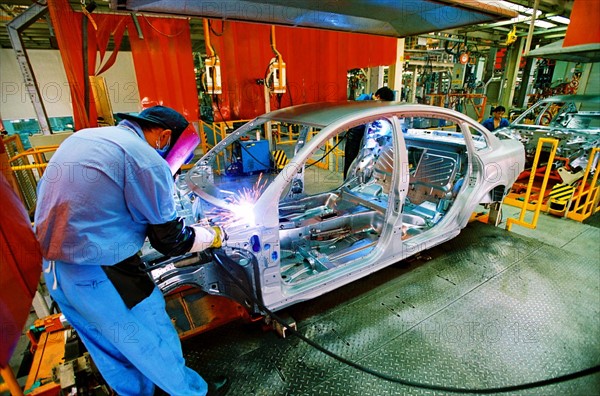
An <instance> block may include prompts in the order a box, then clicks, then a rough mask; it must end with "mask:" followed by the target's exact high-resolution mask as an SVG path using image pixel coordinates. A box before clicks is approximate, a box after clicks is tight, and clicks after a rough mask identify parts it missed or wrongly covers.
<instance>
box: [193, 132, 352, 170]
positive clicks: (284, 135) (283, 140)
mask: <svg viewBox="0 0 600 396" xmlns="http://www.w3.org/2000/svg"><path fill="white" fill-rule="evenodd" d="M248 121H249V120H238V121H227V122H213V123H211V124H209V123H205V122H203V121H200V122H199V128H200V137H201V146H202V150H203V152H204V154H206V153H207V152H208V151H209V150H210V149H212V148H213V147H214V145H215V144H217V143H219V142H220V141H221V140H223V139H225V137H226V136H227V130H228V128H229V127H230V126H231V125H233V123H236V124H237V123H243V122H248ZM271 128H272V132H273V143H274V146H275V147H278V146H284V145H294V144H296V142H297V141H298V132H297V131H295V130H294V128H293V127H292V125H287V124H281V123H278V122H277V123H276V122H272V123H271ZM318 132H319V130H313V129H311V130H310V132H309V135H308V136H307V140H310V139H311V138H312V137H313V136H314V135H316V134H317V133H318ZM261 137H262V138H266V133H265V131H264V130H262V131H261ZM339 139H340V136H339V135H338V136H336V137H335V138H334V140H333V141H332V142H327V143H326V145H325V152H328V151H329V150H331V152H329V153H328V155H326V156H325V158H321V159H320V160H319V161H316V160H309V161H308V164H309V165H313V164H314V166H316V167H318V168H321V169H329V166H330V165H329V164H330V163H331V161H330V159H331V157H333V166H334V167H335V170H336V171H339V167H340V164H341V158H343V157H344V151H343V150H342V149H340V148H339V147H337V146H336V145H337V144H338V143H339ZM209 141H210V143H209ZM334 146H336V147H335V148H333V147H334ZM332 148H333V149H332ZM229 154H231V153H229ZM225 155H226V153H225V152H223V153H220V154H219V155H218V156H217V158H216V164H215V165H216V167H217V169H221V162H222V161H223V163H225V162H226V161H225Z"/></svg>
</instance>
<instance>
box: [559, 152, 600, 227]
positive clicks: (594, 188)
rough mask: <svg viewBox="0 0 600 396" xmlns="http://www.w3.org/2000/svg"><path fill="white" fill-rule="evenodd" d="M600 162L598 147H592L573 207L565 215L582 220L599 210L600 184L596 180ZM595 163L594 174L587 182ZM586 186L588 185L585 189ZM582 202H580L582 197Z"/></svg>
mask: <svg viewBox="0 0 600 396" xmlns="http://www.w3.org/2000/svg"><path fill="white" fill-rule="evenodd" d="M599 162H600V147H594V148H593V149H592V151H591V152H590V155H589V156H588V164H587V167H586V168H585V174H584V175H583V179H582V180H581V184H580V185H579V188H578V189H577V190H576V191H577V198H576V199H575V202H574V204H573V209H572V210H571V211H570V212H569V213H568V215H567V217H568V218H570V219H573V220H577V221H583V220H585V219H587V218H588V217H590V216H591V215H593V214H594V213H596V212H597V211H599V210H600V207H599V206H598V190H599V189H600V186H598V185H597V182H598V171H599V169H598V168H599V166H598V163H599ZM594 164H595V168H594V176H593V177H592V181H591V183H589V184H588V179H589V177H590V174H591V170H592V166H593V165H594ZM586 187H588V188H587V189H586ZM584 197H585V199H584V200H583V203H581V201H582V199H583V198H584Z"/></svg>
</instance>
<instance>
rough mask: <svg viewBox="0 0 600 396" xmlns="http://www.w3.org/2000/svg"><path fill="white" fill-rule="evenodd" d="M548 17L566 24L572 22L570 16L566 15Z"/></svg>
mask: <svg viewBox="0 0 600 396" xmlns="http://www.w3.org/2000/svg"><path fill="white" fill-rule="evenodd" d="M548 19H550V20H551V21H554V22H556V23H564V24H565V25H568V24H569V22H571V20H570V19H569V18H565V17H564V16H551V17H548Z"/></svg>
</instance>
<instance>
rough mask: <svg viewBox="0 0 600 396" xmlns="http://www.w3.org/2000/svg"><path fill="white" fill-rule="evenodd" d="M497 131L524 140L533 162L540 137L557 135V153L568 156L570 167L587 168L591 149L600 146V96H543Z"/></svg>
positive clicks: (499, 134) (560, 155)
mask: <svg viewBox="0 0 600 396" xmlns="http://www.w3.org/2000/svg"><path fill="white" fill-rule="evenodd" d="M494 134H496V135H497V136H498V137H499V138H501V139H502V138H507V137H508V138H513V139H517V140H519V141H521V143H523V145H524V146H525V150H526V155H527V159H528V162H531V161H532V159H533V156H534V154H535V151H536V149H537V145H538V141H539V139H540V138H556V139H558V141H559V144H558V148H557V151H556V155H557V156H559V157H562V158H567V159H569V162H570V166H571V168H576V167H581V168H585V167H586V165H587V156H588V154H589V152H590V150H591V148H593V147H598V146H600V95H559V96H552V97H549V98H546V99H542V100H540V101H539V102H537V103H536V104H534V105H533V106H531V107H530V108H529V109H527V110H526V111H525V112H523V114H521V115H520V116H519V117H517V118H516V119H515V120H514V121H513V122H512V123H511V124H510V125H509V126H508V127H505V128H501V129H497V130H495V131H494Z"/></svg>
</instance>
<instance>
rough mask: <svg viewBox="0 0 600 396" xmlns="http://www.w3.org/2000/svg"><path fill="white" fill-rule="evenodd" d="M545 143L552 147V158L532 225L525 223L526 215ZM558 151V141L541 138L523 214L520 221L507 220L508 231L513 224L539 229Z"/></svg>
mask: <svg viewBox="0 0 600 396" xmlns="http://www.w3.org/2000/svg"><path fill="white" fill-rule="evenodd" d="M544 143H548V144H551V145H552V148H551V151H550V156H549V157H548V165H547V166H546V172H545V173H544V179H543V181H542V187H541V189H540V192H539V194H540V195H539V199H538V200H537V203H536V204H535V208H534V212H533V219H532V221H531V223H527V222H525V215H526V213H527V205H528V203H529V197H530V196H531V190H532V189H533V183H534V181H535V174H536V172H537V167H538V162H539V160H540V154H541V153H542V147H543V145H544ZM556 149H558V140H557V139H552V138H541V139H540V140H539V141H538V145H537V149H536V151H535V158H534V159H533V166H532V167H531V175H530V176H529V183H528V184H527V191H526V192H525V199H524V201H523V206H521V214H520V216H519V219H518V220H517V219H514V218H509V219H508V220H506V229H507V230H508V231H510V229H511V227H512V225H513V224H516V225H520V226H522V227H526V228H530V229H535V228H536V227H537V222H538V218H539V216H540V211H541V209H542V204H543V201H544V199H543V198H544V193H545V192H546V186H547V184H548V178H549V177H550V172H551V171H552V166H551V165H552V162H553V161H554V155H555V154H556Z"/></svg>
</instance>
